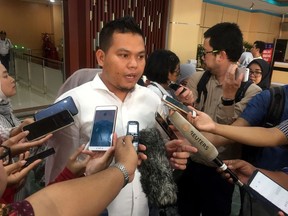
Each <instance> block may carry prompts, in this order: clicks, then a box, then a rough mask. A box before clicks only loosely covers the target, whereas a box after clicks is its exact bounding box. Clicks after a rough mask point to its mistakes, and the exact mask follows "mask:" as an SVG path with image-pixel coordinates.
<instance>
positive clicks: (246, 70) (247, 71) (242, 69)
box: [236, 67, 249, 82]
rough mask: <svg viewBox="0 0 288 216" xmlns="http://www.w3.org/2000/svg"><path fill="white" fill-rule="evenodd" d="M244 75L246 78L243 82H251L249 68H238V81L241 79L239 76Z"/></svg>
mask: <svg viewBox="0 0 288 216" xmlns="http://www.w3.org/2000/svg"><path fill="white" fill-rule="evenodd" d="M241 73H243V74H244V77H243V80H242V82H247V81H248V80H249V68H246V67H238V68H237V69H236V79H237V78H238V77H239V75H240V74H241Z"/></svg>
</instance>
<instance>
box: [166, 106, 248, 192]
mask: <svg viewBox="0 0 288 216" xmlns="http://www.w3.org/2000/svg"><path fill="white" fill-rule="evenodd" d="M169 120H170V121H171V122H172V124H173V125H174V126H175V127H176V128H177V130H179V131H180V133H181V134H182V135H183V136H184V137H185V138H186V139H187V140H188V141H189V142H190V143H191V144H192V145H193V146H194V147H196V148H197V149H198V153H199V154H200V155H201V156H202V157H203V158H205V159H206V160H207V161H208V162H211V161H213V162H214V163H215V164H216V165H217V166H218V167H219V168H220V169H221V170H222V171H224V172H226V173H229V174H230V176H231V178H232V179H233V182H234V183H235V184H237V185H239V186H240V187H242V186H243V183H242V182H241V181H240V180H239V179H238V177H237V176H236V174H235V173H233V172H232V171H231V170H230V169H229V168H228V167H227V165H226V164H225V163H224V162H223V161H222V160H221V159H220V158H219V157H218V154H219V153H218V150H217V149H216V147H215V146H214V145H213V144H212V143H211V142H210V141H209V140H208V139H207V138H206V137H204V136H203V135H202V134H201V133H200V132H199V131H198V130H197V129H196V128H195V127H194V126H193V125H192V124H190V122H189V121H187V119H185V118H184V117H183V116H182V115H181V114H179V113H178V112H177V111H175V112H174V113H173V114H172V115H170V116H169Z"/></svg>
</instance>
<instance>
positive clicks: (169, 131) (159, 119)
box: [155, 112, 178, 140]
mask: <svg viewBox="0 0 288 216" xmlns="http://www.w3.org/2000/svg"><path fill="white" fill-rule="evenodd" d="M155 119H156V121H157V122H158V124H159V125H160V126H161V128H162V129H163V130H164V132H165V133H166V134H167V136H168V137H169V139H170V140H173V139H178V138H177V136H176V134H175V133H174V132H173V130H172V129H171V128H170V127H169V125H168V123H167V122H166V121H165V120H164V119H163V118H162V116H161V115H160V114H159V113H158V112H156V114H155Z"/></svg>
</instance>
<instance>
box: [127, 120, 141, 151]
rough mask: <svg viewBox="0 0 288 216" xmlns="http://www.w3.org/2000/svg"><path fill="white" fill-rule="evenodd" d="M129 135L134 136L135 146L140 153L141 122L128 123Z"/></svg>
mask: <svg viewBox="0 0 288 216" xmlns="http://www.w3.org/2000/svg"><path fill="white" fill-rule="evenodd" d="M126 134H127V135H132V136H133V141H132V143H133V146H134V148H135V150H136V151H138V145H139V122H138V121H128V123H127V133H126Z"/></svg>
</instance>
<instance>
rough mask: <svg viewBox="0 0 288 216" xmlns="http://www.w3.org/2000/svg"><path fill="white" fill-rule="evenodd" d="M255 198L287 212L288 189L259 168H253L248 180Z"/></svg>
mask: <svg viewBox="0 0 288 216" xmlns="http://www.w3.org/2000/svg"><path fill="white" fill-rule="evenodd" d="M248 186H249V188H250V189H253V190H252V191H254V193H252V194H254V195H255V196H256V198H259V199H260V200H262V201H264V202H266V203H267V202H268V204H270V205H272V206H273V207H274V208H277V209H279V210H281V211H283V212H284V213H285V214H288V191H287V190H286V189H285V188H283V187H282V186H280V185H279V184H278V183H276V182H275V181H273V180H272V179H271V178H269V177H268V176H267V175H265V174H264V173H262V172H261V171H259V170H255V171H254V172H253V174H252V176H251V177H250V179H249V181H248Z"/></svg>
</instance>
